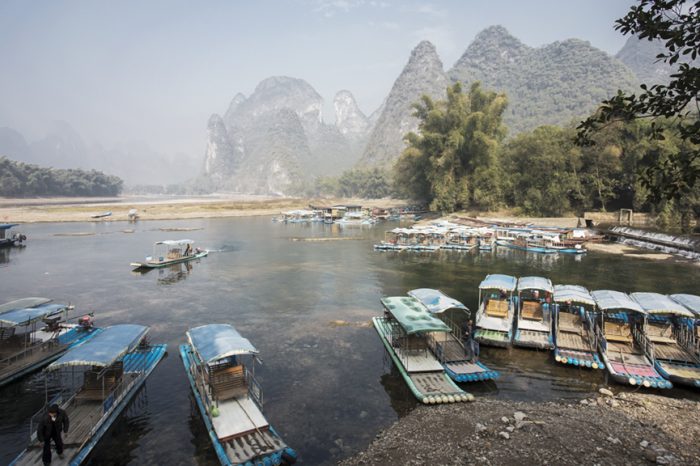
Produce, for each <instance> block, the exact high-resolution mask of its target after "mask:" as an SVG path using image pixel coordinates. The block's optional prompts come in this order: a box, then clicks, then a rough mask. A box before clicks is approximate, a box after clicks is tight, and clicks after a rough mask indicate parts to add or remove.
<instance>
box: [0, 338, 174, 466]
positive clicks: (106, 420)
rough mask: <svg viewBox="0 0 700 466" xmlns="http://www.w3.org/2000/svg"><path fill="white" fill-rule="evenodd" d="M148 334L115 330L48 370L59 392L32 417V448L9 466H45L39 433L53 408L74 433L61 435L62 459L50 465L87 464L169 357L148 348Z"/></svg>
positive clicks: (156, 348)
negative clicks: (63, 415) (61, 413)
mask: <svg viewBox="0 0 700 466" xmlns="http://www.w3.org/2000/svg"><path fill="white" fill-rule="evenodd" d="M147 333H148V327H145V326H143V325H132V324H122V325H113V326H111V327H107V328H105V329H103V330H100V331H98V333H97V334H96V335H95V336H94V337H92V338H91V339H90V340H88V341H86V342H85V343H83V344H81V345H79V346H76V347H74V348H71V349H70V350H69V351H68V352H66V354H64V355H63V356H62V357H61V358H59V359H58V360H56V361H55V362H53V363H52V364H51V365H49V367H47V368H46V370H45V371H46V377H47V378H48V377H50V376H55V378H56V380H57V381H58V382H59V383H60V385H61V389H60V391H59V393H58V394H57V395H55V396H54V397H53V399H51V400H50V401H48V402H47V403H46V405H45V406H44V407H43V408H42V409H41V410H40V411H39V412H38V413H36V414H35V415H34V416H33V417H32V419H31V422H30V438H29V447H27V449H26V450H24V451H23V452H22V453H20V455H19V456H18V457H17V458H16V459H15V460H14V461H13V462H12V463H11V464H12V465H17V466H20V465H22V466H25V465H39V464H41V455H42V445H39V444H38V443H37V441H36V428H37V425H38V423H39V421H40V420H41V418H42V417H43V416H44V415H45V414H46V412H47V410H48V408H49V406H51V405H52V404H58V405H59V406H60V407H61V409H63V410H65V411H66V413H67V414H68V417H69V419H70V426H71V428H70V429H69V431H68V433H67V434H64V436H63V444H64V450H63V458H56V457H54V458H53V461H52V462H51V464H52V465H53V466H57V465H59V466H60V465H71V466H74V465H79V464H81V463H83V462H84V461H85V460H86V458H87V457H88V455H89V453H90V452H91V451H92V450H93V448H95V445H97V442H98V441H99V440H100V439H101V438H102V436H103V435H104V434H105V432H107V430H108V429H109V427H110V426H111V425H112V423H114V421H115V420H116V419H117V417H118V416H119V413H121V412H122V411H123V410H124V408H125V407H126V406H127V405H128V403H129V401H130V400H131V399H132V397H133V396H134V395H135V394H136V392H137V391H138V389H139V388H140V387H141V386H142V385H143V384H144V383H145V382H146V378H147V377H148V376H149V375H150V374H151V372H152V371H153V369H155V367H156V366H157V365H158V362H160V360H161V359H162V358H163V355H164V354H165V349H166V345H153V346H151V345H149V344H148V343H147V342H146V334H147ZM48 385H49V384H48V382H47V392H46V394H47V400H48V396H49V390H48ZM76 385H77V387H76Z"/></svg>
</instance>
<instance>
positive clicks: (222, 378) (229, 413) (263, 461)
mask: <svg viewBox="0 0 700 466" xmlns="http://www.w3.org/2000/svg"><path fill="white" fill-rule="evenodd" d="M186 334H187V339H188V341H189V344H187V345H181V346H180V356H181V357H182V362H183V364H184V365H185V372H187V378H188V379H189V381H190V387H191V388H192V393H193V394H194V397H195V399H196V402H197V407H198V408H199V411H200V413H201V414H202V419H203V420H204V424H205V425H206V427H207V431H208V432H209V438H210V439H211V441H212V444H213V445H214V450H215V451H216V455H217V456H218V458H219V461H220V462H221V464H222V465H226V466H228V465H250V466H252V465H254V464H255V465H266V466H272V465H280V464H293V463H294V462H295V461H296V457H297V454H296V452H295V451H294V450H292V449H291V448H290V447H288V446H287V445H286V444H285V443H284V441H283V440H282V438H281V437H280V436H279V434H278V433H277V432H276V431H275V429H274V428H273V427H272V426H271V425H270V424H269V423H268V421H267V419H265V416H264V415H263V413H262V405H263V392H262V388H261V387H260V385H259V384H258V382H257V380H256V379H255V360H256V358H257V354H258V350H257V349H255V347H254V346H253V345H252V344H251V343H250V341H248V340H247V339H246V338H243V337H242V336H241V335H240V334H239V333H238V332H237V331H236V329H235V328H233V326H231V325H228V324H211V325H203V326H201V327H195V328H192V329H190V330H188V331H187V333H186ZM244 358H249V359H248V360H250V365H246V364H244ZM251 359H252V360H251Z"/></svg>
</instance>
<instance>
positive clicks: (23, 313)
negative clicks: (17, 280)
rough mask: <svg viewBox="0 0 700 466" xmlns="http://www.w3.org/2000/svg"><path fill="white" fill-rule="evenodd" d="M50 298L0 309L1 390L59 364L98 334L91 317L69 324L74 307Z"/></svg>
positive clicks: (19, 301) (13, 302)
mask: <svg viewBox="0 0 700 466" xmlns="http://www.w3.org/2000/svg"><path fill="white" fill-rule="evenodd" d="M50 301H51V300H50V299H46V298H23V299H18V300H16V301H12V302H9V303H5V304H2V305H0V386H3V385H6V384H8V383H10V382H13V381H15V380H17V379H18V378H20V377H22V376H23V375H26V374H28V373H30V372H33V371H35V370H37V369H39V368H41V367H42V366H45V365H46V364H48V363H50V362H51V361H53V360H55V359H56V358H58V357H59V356H61V355H62V354H63V353H65V352H66V351H67V350H68V349H69V348H71V347H73V346H75V345H77V344H79V343H81V342H83V341H85V340H86V339H88V338H90V337H91V336H93V334H94V329H93V327H92V320H91V319H90V316H83V317H81V318H80V319H79V321H78V324H69V323H68V322H67V316H68V312H69V311H70V310H72V309H73V307H72V306H68V305H64V304H50Z"/></svg>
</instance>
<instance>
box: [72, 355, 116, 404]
mask: <svg viewBox="0 0 700 466" xmlns="http://www.w3.org/2000/svg"><path fill="white" fill-rule="evenodd" d="M123 373H124V367H123V365H122V362H121V361H118V362H116V363H114V367H112V368H110V369H109V370H108V371H107V372H106V373H105V374H104V375H103V376H102V377H98V374H97V372H94V371H86V372H85V375H84V376H83V377H84V378H83V386H82V388H81V389H80V391H79V392H78V393H76V394H75V399H76V400H85V401H102V400H104V399H105V398H106V397H107V396H109V394H110V393H111V392H112V390H113V389H114V387H116V386H117V384H118V383H119V382H120V381H121V378H122V375H123Z"/></svg>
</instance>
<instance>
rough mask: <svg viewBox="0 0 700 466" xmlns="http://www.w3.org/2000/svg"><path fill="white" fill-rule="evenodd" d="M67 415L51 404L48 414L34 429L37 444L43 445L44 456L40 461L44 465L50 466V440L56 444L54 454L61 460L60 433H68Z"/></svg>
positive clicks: (61, 443) (61, 442)
mask: <svg viewBox="0 0 700 466" xmlns="http://www.w3.org/2000/svg"><path fill="white" fill-rule="evenodd" d="M68 426H69V421H68V414H66V412H65V411H64V410H62V409H61V408H59V407H58V405H56V404H53V405H51V406H49V410H48V412H47V413H46V414H45V415H44V416H43V417H42V418H41V421H40V422H39V426H38V427H37V429H36V436H37V439H39V442H43V443H44V454H43V456H42V460H43V461H44V464H51V440H52V439H53V441H54V443H55V444H56V453H58V457H59V458H63V439H62V438H61V432H63V433H66V434H67V433H68Z"/></svg>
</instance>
